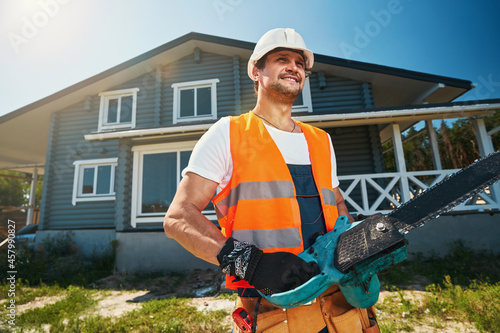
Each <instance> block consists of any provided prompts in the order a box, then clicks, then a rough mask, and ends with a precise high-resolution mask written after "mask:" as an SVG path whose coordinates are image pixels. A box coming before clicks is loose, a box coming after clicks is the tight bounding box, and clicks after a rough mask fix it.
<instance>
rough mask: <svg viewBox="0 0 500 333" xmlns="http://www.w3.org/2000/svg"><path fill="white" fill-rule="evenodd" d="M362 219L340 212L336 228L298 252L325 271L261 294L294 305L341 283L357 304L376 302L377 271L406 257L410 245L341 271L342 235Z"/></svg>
mask: <svg viewBox="0 0 500 333" xmlns="http://www.w3.org/2000/svg"><path fill="white" fill-rule="evenodd" d="M362 222H364V221H362ZM362 222H355V223H350V222H349V220H348V218H347V217H346V216H340V217H339V218H338V219H337V222H336V224H335V228H334V229H333V230H332V231H330V232H328V233H327V234H325V235H322V236H319V237H318V238H317V239H316V242H315V243H314V244H313V245H312V246H311V247H310V248H308V249H307V250H305V251H304V252H302V253H300V254H299V255H298V256H299V257H300V258H302V259H304V260H305V261H306V262H316V263H317V264H318V266H319V268H320V270H321V273H320V274H318V275H316V276H314V277H313V278H312V279H310V280H309V281H307V282H306V283H304V284H302V285H301V286H299V287H297V288H295V289H293V290H290V291H286V292H282V293H276V294H272V295H264V294H262V293H261V295H262V296H263V297H264V298H265V299H267V300H268V301H269V302H271V303H272V304H274V305H275V306H277V307H280V308H293V307H296V306H299V305H302V304H306V303H308V302H310V301H312V300H313V299H315V298H316V297H318V296H319V295H320V294H321V293H322V292H323V291H325V290H326V289H328V288H329V287H330V286H331V285H333V284H338V285H339V287H340V289H341V290H342V293H343V294H344V296H345V298H346V300H347V301H348V302H349V303H350V304H351V305H353V306H354V307H357V308H369V307H370V306H372V305H374V304H375V303H376V302H377V300H378V297H379V292H380V283H379V280H378V277H377V273H378V272H380V271H382V270H384V269H386V268H387V267H389V266H390V265H393V264H395V263H398V262H400V261H402V260H404V259H405V258H406V256H407V252H406V245H405V244H401V245H402V246H397V247H396V248H395V249H394V250H390V251H389V252H386V253H384V255H383V256H379V257H378V258H375V259H374V260H372V261H369V262H367V261H365V262H362V263H359V264H357V265H355V266H354V267H353V269H351V270H349V271H348V272H347V273H343V272H341V271H340V270H339V269H337V268H336V267H335V265H334V261H335V260H334V259H335V250H336V248H337V245H338V240H339V236H340V235H341V234H343V233H344V232H346V231H348V230H350V229H352V228H355V227H356V226H357V225H359V224H360V223H362Z"/></svg>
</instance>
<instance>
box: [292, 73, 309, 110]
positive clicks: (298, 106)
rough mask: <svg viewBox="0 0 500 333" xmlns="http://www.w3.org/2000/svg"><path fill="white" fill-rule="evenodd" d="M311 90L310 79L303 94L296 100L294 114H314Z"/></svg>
mask: <svg viewBox="0 0 500 333" xmlns="http://www.w3.org/2000/svg"><path fill="white" fill-rule="evenodd" d="M312 111H313V110H312V102H311V88H310V86H309V77H307V78H306V81H305V82H304V88H303V89H302V94H300V96H299V97H297V99H296V100H295V102H294V103H293V106H292V112H312Z"/></svg>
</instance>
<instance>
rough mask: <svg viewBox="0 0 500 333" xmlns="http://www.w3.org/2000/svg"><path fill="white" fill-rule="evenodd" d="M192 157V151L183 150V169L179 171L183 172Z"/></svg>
mask: <svg viewBox="0 0 500 333" xmlns="http://www.w3.org/2000/svg"><path fill="white" fill-rule="evenodd" d="M190 157H191V151H181V169H180V170H179V172H182V170H184V169H185V168H186V167H187V166H188V163H189V158H190Z"/></svg>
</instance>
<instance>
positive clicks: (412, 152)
mask: <svg viewBox="0 0 500 333" xmlns="http://www.w3.org/2000/svg"><path fill="white" fill-rule="evenodd" d="M484 122H485V125H486V129H487V130H488V131H489V130H492V129H493V128H496V127H498V126H500V111H497V112H495V113H494V114H493V115H491V116H488V117H485V118H484ZM436 134H437V137H438V146H439V154H440V156H441V163H442V166H443V169H459V168H463V167H465V166H467V165H469V164H471V163H472V162H474V161H475V160H476V159H478V158H479V157H480V153H479V147H478V145H477V139H476V135H475V133H474V130H473V128H472V124H471V122H470V121H469V119H459V120H457V121H455V122H454V123H453V125H452V126H451V127H448V125H447V124H446V123H445V122H444V121H442V122H441V126H440V127H439V129H437V131H436ZM401 139H402V141H403V149H404V154H405V161H406V168H407V170H408V171H420V170H432V169H433V165H432V155H431V154H432V152H431V148H430V142H429V134H428V133H427V131H426V130H425V129H422V130H420V131H417V130H416V129H415V127H412V128H410V129H409V130H408V131H407V132H405V133H404V134H402V138H401ZM492 141H493V147H494V149H495V150H499V149H500V132H497V133H495V134H493V135H492ZM383 148H384V162H385V167H386V171H387V172H394V171H396V163H395V160H394V150H393V149H392V141H389V142H386V143H385V144H384V145H383Z"/></svg>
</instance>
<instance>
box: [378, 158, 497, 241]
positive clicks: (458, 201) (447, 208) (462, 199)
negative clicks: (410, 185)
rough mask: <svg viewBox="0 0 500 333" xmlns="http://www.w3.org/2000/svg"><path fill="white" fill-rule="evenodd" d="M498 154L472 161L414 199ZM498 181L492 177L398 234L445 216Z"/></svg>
mask: <svg viewBox="0 0 500 333" xmlns="http://www.w3.org/2000/svg"><path fill="white" fill-rule="evenodd" d="M498 153H499V152H494V153H491V154H489V155H488V156H486V157H483V158H481V159H477V160H475V161H474V163H472V164H471V165H469V166H467V167H465V168H463V169H460V170H458V171H457V172H455V173H452V174H449V175H448V176H446V178H444V179H443V180H441V181H440V182H438V183H436V184H434V185H433V186H431V187H429V188H427V189H425V191H423V192H422V193H420V194H419V195H418V196H416V197H415V198H417V197H419V196H421V195H424V194H425V193H426V192H427V191H430V190H432V189H433V188H435V187H438V186H441V185H442V184H443V183H446V182H448V181H449V180H450V178H452V176H456V175H459V174H461V173H462V172H465V171H467V170H469V169H470V168H473V167H475V166H476V165H477V164H478V163H480V162H481V161H483V160H485V159H487V158H488V157H490V156H491V155H494V154H498ZM498 180H500V174H498V175H496V176H495V177H493V178H492V179H490V180H489V181H487V182H485V183H484V184H482V185H481V186H479V187H477V188H475V189H474V190H472V191H470V192H468V193H467V194H465V195H463V196H461V197H460V198H457V199H456V200H454V201H452V202H451V203H449V204H447V205H446V206H444V207H442V208H441V209H440V210H438V211H436V212H434V213H433V214H430V215H429V216H427V217H425V218H423V219H422V220H421V221H418V222H415V223H412V224H407V226H406V227H403V228H400V229H399V232H400V233H401V234H407V233H408V232H410V231H411V230H413V229H415V228H419V227H422V226H423V225H424V224H426V223H427V222H429V221H430V220H433V219H435V218H438V217H439V216H441V215H442V214H445V213H447V212H449V211H450V210H452V209H453V208H455V207H456V206H458V205H460V204H461V203H463V202H465V201H467V200H469V199H470V198H471V197H473V196H475V195H477V194H479V193H481V192H482V191H483V190H484V189H485V188H487V187H488V186H490V185H492V184H495V183H496V182H497V181H498ZM497 195H500V193H497ZM411 201H413V200H409V201H407V202H405V203H403V204H401V205H400V206H399V207H398V208H396V209H395V210H393V211H392V212H391V213H389V214H388V215H389V216H390V215H393V214H394V213H396V212H399V211H400V210H404V209H405V208H406V206H408V205H410V204H411Z"/></svg>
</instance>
